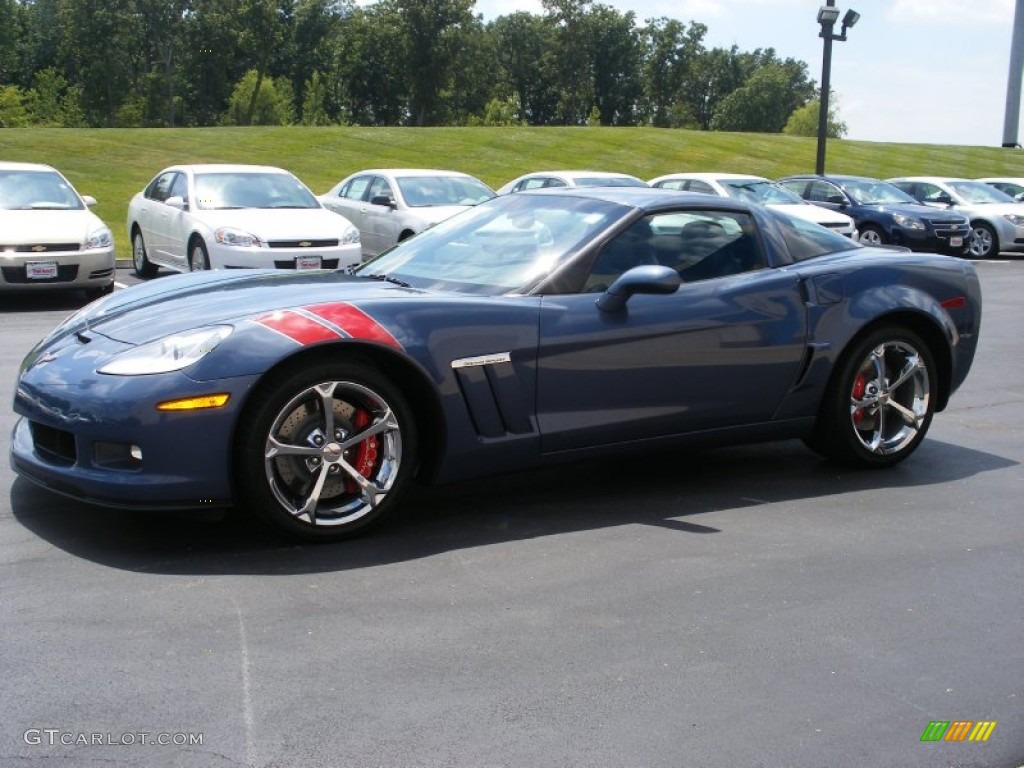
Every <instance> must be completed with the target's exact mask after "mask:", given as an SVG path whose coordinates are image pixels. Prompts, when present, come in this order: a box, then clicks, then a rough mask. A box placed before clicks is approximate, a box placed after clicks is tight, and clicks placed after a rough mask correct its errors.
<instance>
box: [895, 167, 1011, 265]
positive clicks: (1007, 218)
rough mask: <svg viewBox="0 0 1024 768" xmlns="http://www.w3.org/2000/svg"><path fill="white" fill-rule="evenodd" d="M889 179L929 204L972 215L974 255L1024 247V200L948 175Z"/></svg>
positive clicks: (972, 247) (976, 182) (981, 257)
mask: <svg viewBox="0 0 1024 768" xmlns="http://www.w3.org/2000/svg"><path fill="white" fill-rule="evenodd" d="M889 181H890V182H891V183H893V184H895V185H896V186H897V187H899V188H900V189H902V190H903V191H904V192H906V193H907V194H908V195H912V196H913V197H915V198H916V199H917V200H920V201H921V202H922V203H924V204H925V205H927V206H931V207H934V208H939V209H942V210H950V209H952V210H955V211H958V212H959V213H963V214H966V215H967V216H969V217H970V219H971V255H972V256H974V257H975V258H978V259H984V258H986V257H988V256H996V255H998V254H999V253H1001V252H1002V251H1024V204H1021V203H1018V202H1017V201H1015V200H1014V199H1013V198H1012V197H1010V196H1009V195H1007V194H1005V193H1004V192H1000V191H999V190H998V189H996V188H995V187H990V186H989V185H988V184H985V183H984V182H981V181H973V180H971V179H956V178H949V177H946V176H904V177H902V178H898V179H889Z"/></svg>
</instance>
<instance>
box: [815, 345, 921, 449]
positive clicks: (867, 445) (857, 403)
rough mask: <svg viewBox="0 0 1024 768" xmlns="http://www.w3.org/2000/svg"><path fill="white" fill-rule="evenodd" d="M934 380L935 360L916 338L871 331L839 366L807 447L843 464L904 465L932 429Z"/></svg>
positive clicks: (848, 353) (852, 348)
mask: <svg viewBox="0 0 1024 768" xmlns="http://www.w3.org/2000/svg"><path fill="white" fill-rule="evenodd" d="M936 377H937V370H936V367H935V362H934V356H933V355H932V352H931V350H930V349H929V348H928V345H927V344H925V343H924V341H923V340H922V339H921V338H920V337H919V336H918V335H917V334H915V333H913V332H912V331H910V330H907V329H905V328H900V327H897V326H884V327H880V328H878V329H876V330H874V331H872V332H871V333H869V334H868V335H867V336H865V337H864V338H863V339H861V340H860V341H858V342H857V343H856V344H854V346H853V347H851V349H850V350H849V351H848V352H847V354H846V355H845V356H844V357H843V359H842V361H841V362H840V365H839V368H838V370H837V372H836V375H835V376H834V378H833V380H832V382H831V384H830V385H829V388H828V391H827V392H826V393H825V400H824V402H823V403H822V407H821V411H820V413H819V415H818V422H817V424H816V425H815V430H814V434H813V436H812V437H811V438H809V439H808V441H807V442H808V445H810V446H811V448H813V449H814V450H816V451H818V452H819V453H822V454H824V455H825V456H828V457H829V458H832V459H835V460H837V461H841V462H843V463H847V464H856V465H861V466H867V467H889V466H892V465H894V464H897V463H899V462H900V461H903V459H905V458H907V456H909V455H910V454H911V453H913V452H914V450H915V449H916V448H917V446H918V445H919V444H920V443H921V441H922V440H923V439H924V436H925V434H926V433H927V431H928V427H929V426H930V425H931V421H932V416H933V415H934V412H935V400H936V393H937V390H936V386H937V378H936Z"/></svg>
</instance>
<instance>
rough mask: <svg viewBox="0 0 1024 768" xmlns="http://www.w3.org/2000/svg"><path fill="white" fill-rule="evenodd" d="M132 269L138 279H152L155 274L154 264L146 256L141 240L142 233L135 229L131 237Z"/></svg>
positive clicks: (143, 242) (144, 245) (143, 241)
mask: <svg viewBox="0 0 1024 768" xmlns="http://www.w3.org/2000/svg"><path fill="white" fill-rule="evenodd" d="M132 267H133V268H134V269H135V274H136V275H138V276H139V277H153V275H155V274H156V273H157V267H156V264H154V263H153V262H151V261H150V260H149V257H148V256H147V255H146V241H145V240H143V239H142V232H140V231H139V230H137V229H136V230H135V233H134V234H133V235H132Z"/></svg>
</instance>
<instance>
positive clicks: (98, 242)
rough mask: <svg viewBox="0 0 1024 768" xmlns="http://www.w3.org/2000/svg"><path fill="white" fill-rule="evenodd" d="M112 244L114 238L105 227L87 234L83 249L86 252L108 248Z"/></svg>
mask: <svg viewBox="0 0 1024 768" xmlns="http://www.w3.org/2000/svg"><path fill="white" fill-rule="evenodd" d="M113 244H114V236H113V235H112V234H110V230H109V229H107V228H106V227H101V228H100V229H97V230H94V231H93V232H90V233H89V236H88V237H87V238H85V249H86V250H87V251H90V250H92V249H93V248H109V247H110V246H112V245H113Z"/></svg>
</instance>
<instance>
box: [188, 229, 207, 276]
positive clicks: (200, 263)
mask: <svg viewBox="0 0 1024 768" xmlns="http://www.w3.org/2000/svg"><path fill="white" fill-rule="evenodd" d="M188 268H189V271H190V272H205V271H207V270H208V269H209V268H210V254H209V252H208V251H207V250H206V243H204V242H203V241H202V239H200V238H198V237H197V238H195V239H194V240H192V242H190V243H189V244H188Z"/></svg>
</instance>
